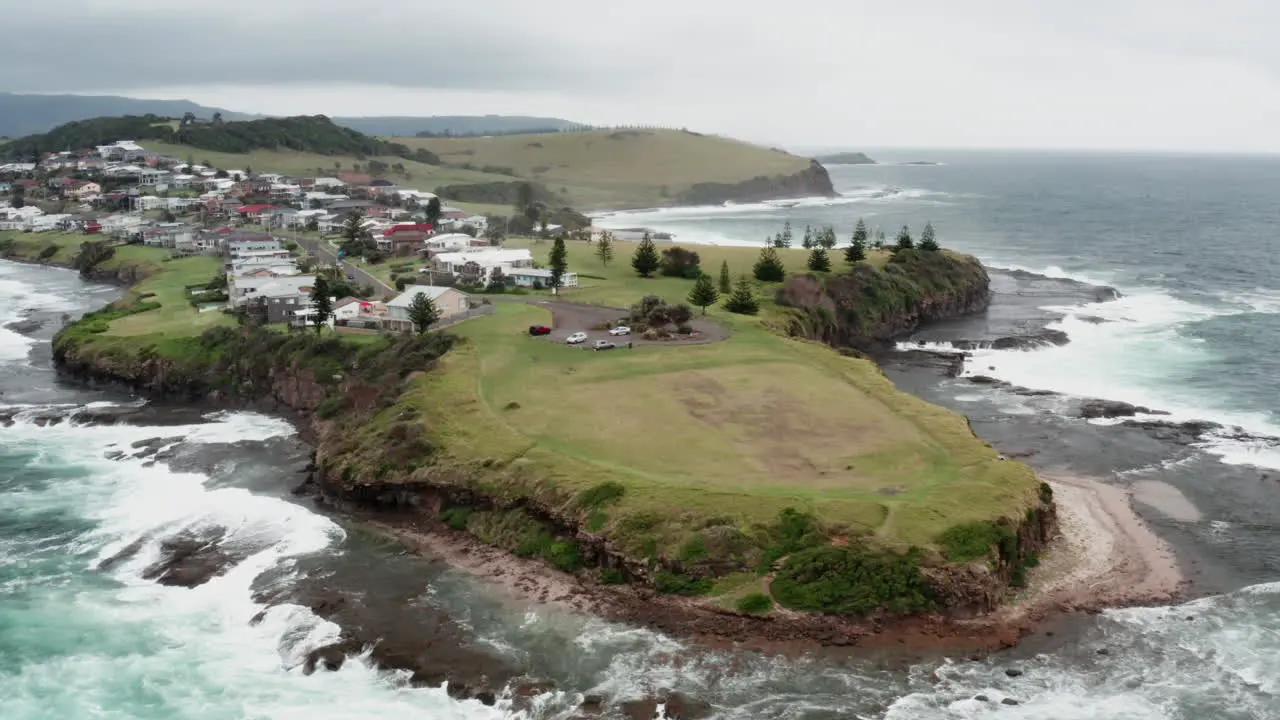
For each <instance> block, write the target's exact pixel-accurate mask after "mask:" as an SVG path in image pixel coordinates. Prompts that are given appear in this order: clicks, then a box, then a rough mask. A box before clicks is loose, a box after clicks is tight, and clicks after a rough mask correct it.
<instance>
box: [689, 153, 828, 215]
mask: <svg viewBox="0 0 1280 720" xmlns="http://www.w3.org/2000/svg"><path fill="white" fill-rule="evenodd" d="M836 195H838V193H837V192H836V189H835V186H833V185H832V184H831V175H830V174H828V173H827V169H826V168H825V167H823V166H822V163H820V162H818V161H817V160H814V161H812V162H811V163H810V164H809V167H808V168H806V169H804V170H801V171H800V172H798V173H795V174H792V175H772V176H768V175H760V176H757V177H754V178H751V179H750V180H743V181H742V182H738V183H715V182H706V183H697V184H695V185H693V186H691V187H690V188H688V189H687V190H685V191H684V192H682V193H680V195H679V196H678V197H677V198H676V204H677V205H719V204H721V203H725V202H735V203H749V202H763V201H765V200H785V199H789V198H804V197H836Z"/></svg>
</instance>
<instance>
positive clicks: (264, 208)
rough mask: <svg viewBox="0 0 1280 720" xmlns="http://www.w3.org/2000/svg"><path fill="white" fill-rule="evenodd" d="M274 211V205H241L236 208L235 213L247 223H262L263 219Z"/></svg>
mask: <svg viewBox="0 0 1280 720" xmlns="http://www.w3.org/2000/svg"><path fill="white" fill-rule="evenodd" d="M276 209H277V208H276V206H275V205H243V206H241V207H239V208H236V212H237V213H238V214H239V215H240V217H242V218H244V219H245V220H246V221H247V222H252V223H259V222H262V218H263V217H266V216H269V215H270V214H271V212H272V211H274V210H276Z"/></svg>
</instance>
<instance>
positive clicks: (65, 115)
mask: <svg viewBox="0 0 1280 720" xmlns="http://www.w3.org/2000/svg"><path fill="white" fill-rule="evenodd" d="M187 113H192V114H194V115H195V116H196V117H198V118H201V119H203V120H208V119H210V118H212V117H213V115H214V113H221V114H222V119H224V120H257V119H261V118H264V117H267V116H266V115H260V114H252V113H243V112H234V111H231V110H226V109H223V108H217V107H208V106H205V105H200V104H198V103H194V102H192V101H190V100H143V99H139V98H130V97H121V96H118V95H28V94H20V93H5V92H0V137H10V138H16V137H24V136H27V135H35V134H37V133H45V132H48V131H49V130H52V129H53V128H55V127H57V126H59V125H65V124H66V123H69V122H75V121H78V120H90V119H93V118H100V117H119V116H125V115H133V116H145V115H156V116H159V117H162V118H180V117H182V116H183V115H185V114H187ZM333 122H334V123H335V124H337V125H341V126H342V127H347V128H351V129H352V130H355V131H357V132H362V133H364V134H366V135H384V136H397V137H399V136H404V137H412V136H414V135H418V134H419V133H428V134H431V135H489V134H509V133H515V132H551V131H557V130H566V129H569V128H576V127H580V126H581V125H580V123H574V122H570V121H568V120H563V119H560V118H549V117H528V116H523V115H434V116H425V117H404V116H386V117H337V118H333Z"/></svg>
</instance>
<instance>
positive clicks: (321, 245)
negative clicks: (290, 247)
mask: <svg viewBox="0 0 1280 720" xmlns="http://www.w3.org/2000/svg"><path fill="white" fill-rule="evenodd" d="M290 239H291V240H293V241H294V242H296V243H298V244H299V245H301V246H302V247H304V248H306V249H307V252H309V253H311V254H312V255H315V256H316V257H317V258H319V259H321V260H323V261H325V262H330V263H333V264H334V265H337V266H338V267H340V268H342V271H343V272H344V273H350V274H351V276H352V277H353V278H355V282H357V283H359V284H361V285H370V286H372V287H373V289H374V294H375V295H379V296H381V295H383V294H390V295H398V294H399V291H397V290H396V289H395V288H394V287H391V286H390V285H388V284H386V283H384V282H382V280H380V279H378V278H377V277H374V276H373V275H372V274H370V273H368V272H365V271H364V270H362V269H360V268H359V267H358V266H356V265H354V264H352V263H348V262H341V261H339V260H338V256H337V254H336V253H334V251H333V250H332V249H331V248H330V247H329V245H328V244H327V243H325V242H324V241H323V240H316V239H315V238H304V237H298V236H296V235H294V236H292V237H290Z"/></svg>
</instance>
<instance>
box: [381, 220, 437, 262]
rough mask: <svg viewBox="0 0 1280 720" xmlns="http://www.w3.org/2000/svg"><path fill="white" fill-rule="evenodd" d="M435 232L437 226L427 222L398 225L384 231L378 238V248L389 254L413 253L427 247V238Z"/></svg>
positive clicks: (404, 254) (403, 254)
mask: <svg viewBox="0 0 1280 720" xmlns="http://www.w3.org/2000/svg"><path fill="white" fill-rule="evenodd" d="M434 233H435V228H434V227H432V226H431V225H428V224H425V223H422V224H416V225H396V226H394V227H392V228H391V229H389V230H385V231H383V233H382V237H380V238H378V248H379V249H381V250H382V251H383V252H385V253H387V254H389V255H398V256H401V257H403V256H406V255H413V254H415V253H417V252H418V251H420V250H422V249H423V248H424V247H426V243H427V238H429V237H431V236H432V235H433V234H434Z"/></svg>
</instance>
